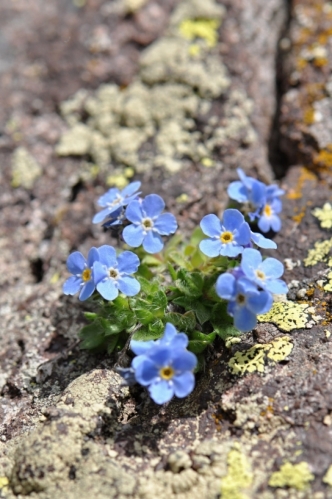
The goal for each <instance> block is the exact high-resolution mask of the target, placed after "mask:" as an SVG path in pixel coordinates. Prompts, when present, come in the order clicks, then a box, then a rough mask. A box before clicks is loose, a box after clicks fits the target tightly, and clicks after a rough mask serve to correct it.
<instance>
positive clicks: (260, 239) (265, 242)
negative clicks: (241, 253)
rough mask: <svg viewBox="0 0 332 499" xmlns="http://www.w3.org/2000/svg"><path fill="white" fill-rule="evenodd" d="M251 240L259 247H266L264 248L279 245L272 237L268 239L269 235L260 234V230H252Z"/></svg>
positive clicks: (274, 247) (273, 247)
mask: <svg viewBox="0 0 332 499" xmlns="http://www.w3.org/2000/svg"><path fill="white" fill-rule="evenodd" d="M251 241H252V242H253V243H255V244H256V246H258V247H259V248H264V249H276V248H277V245H276V243H275V242H274V241H272V239H268V238H267V237H264V236H263V235H262V234H259V232H252V231H251Z"/></svg>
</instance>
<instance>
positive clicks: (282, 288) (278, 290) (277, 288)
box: [265, 279, 288, 295]
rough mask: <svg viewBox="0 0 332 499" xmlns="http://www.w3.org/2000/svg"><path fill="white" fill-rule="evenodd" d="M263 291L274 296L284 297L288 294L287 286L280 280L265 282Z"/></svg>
mask: <svg viewBox="0 0 332 499" xmlns="http://www.w3.org/2000/svg"><path fill="white" fill-rule="evenodd" d="M265 289H267V290H268V291H270V292H271V293H274V294H276V295H285V294H287V293H288V286H287V284H286V283H285V282H284V281H282V280H281V279H273V280H271V281H266V285H265Z"/></svg>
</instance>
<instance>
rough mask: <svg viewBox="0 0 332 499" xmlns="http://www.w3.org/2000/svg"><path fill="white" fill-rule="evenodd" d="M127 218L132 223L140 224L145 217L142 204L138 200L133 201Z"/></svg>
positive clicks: (129, 206) (129, 205)
mask: <svg viewBox="0 0 332 499" xmlns="http://www.w3.org/2000/svg"><path fill="white" fill-rule="evenodd" d="M125 216H126V218H127V219H128V220H129V221H130V222H133V223H134V224H140V223H141V221H142V218H143V217H144V215H143V212H142V205H141V203H140V202H139V201H136V200H134V201H131V203H129V204H128V206H127V208H126V213H125Z"/></svg>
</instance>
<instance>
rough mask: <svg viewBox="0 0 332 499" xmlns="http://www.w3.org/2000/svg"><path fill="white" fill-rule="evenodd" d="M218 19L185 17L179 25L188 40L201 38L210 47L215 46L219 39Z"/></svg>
mask: <svg viewBox="0 0 332 499" xmlns="http://www.w3.org/2000/svg"><path fill="white" fill-rule="evenodd" d="M219 26H220V21H219V20H218V19H185V20H184V21H182V22H181V24H180V26H179V31H180V33H181V35H182V36H183V37H184V38H187V40H196V39H197V38H200V39H202V40H204V41H205V43H206V45H207V46H208V47H210V48H212V47H215V45H216V44H217V41H218V31H217V30H218V28H219Z"/></svg>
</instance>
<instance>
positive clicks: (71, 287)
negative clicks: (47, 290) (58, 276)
mask: <svg viewBox="0 0 332 499" xmlns="http://www.w3.org/2000/svg"><path fill="white" fill-rule="evenodd" d="M82 282H83V281H82V279H81V278H80V277H77V276H76V275H75V276H74V275H72V276H71V277H69V279H67V280H66V282H65V283H64V285H63V286H62V291H63V292H64V294H65V295H74V294H75V293H77V292H78V291H79V290H80V288H81V284H82Z"/></svg>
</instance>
